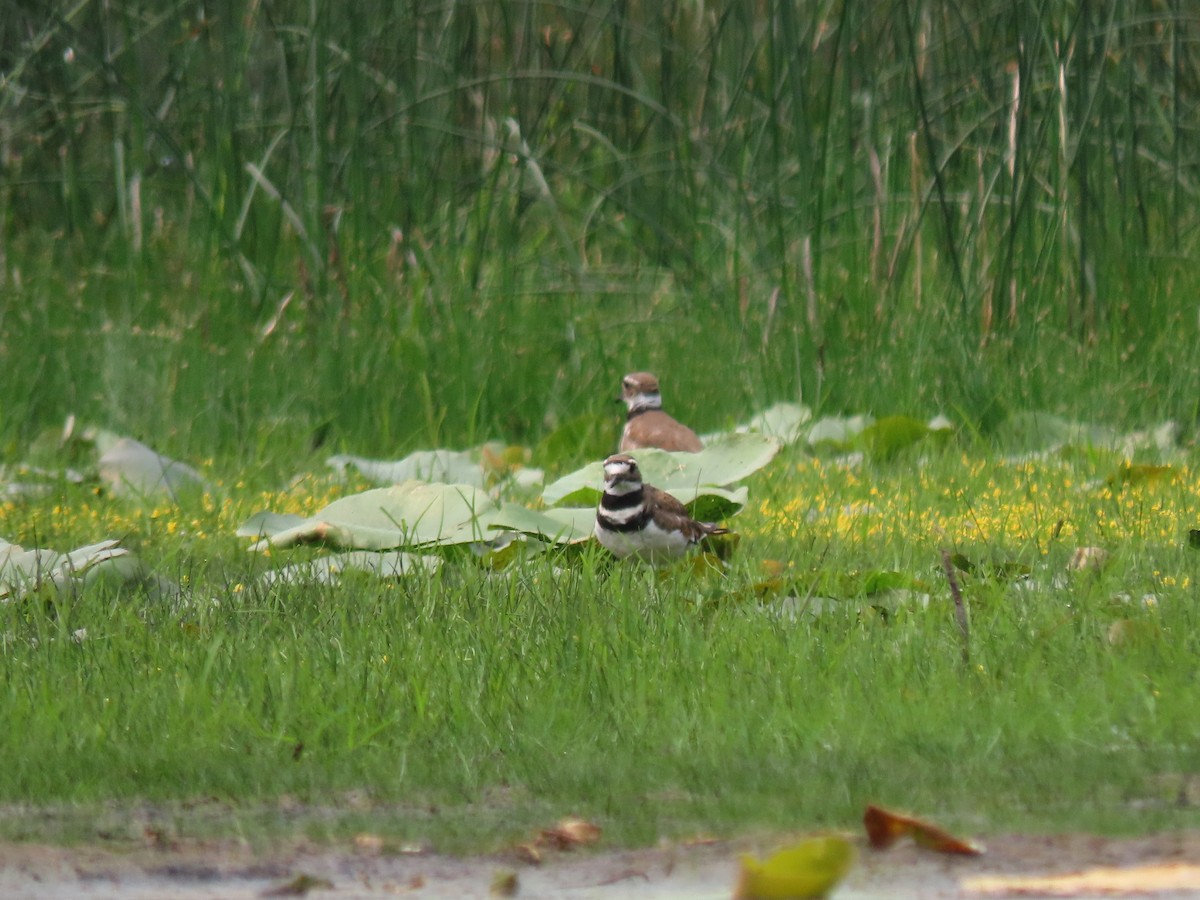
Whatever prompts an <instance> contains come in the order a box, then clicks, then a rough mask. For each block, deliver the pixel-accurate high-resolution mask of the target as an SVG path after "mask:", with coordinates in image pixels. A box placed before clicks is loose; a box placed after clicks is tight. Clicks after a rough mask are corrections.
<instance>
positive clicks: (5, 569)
mask: <svg viewBox="0 0 1200 900" xmlns="http://www.w3.org/2000/svg"><path fill="white" fill-rule="evenodd" d="M135 583H136V584H141V583H145V584H147V585H148V586H150V587H151V588H153V589H154V590H155V591H156V592H157V593H164V594H165V593H173V592H175V591H176V590H177V589H174V588H173V587H172V586H171V585H170V584H169V583H168V582H166V581H162V580H159V579H156V578H155V577H154V576H153V575H152V574H151V573H150V571H149V569H147V568H146V566H145V565H144V564H143V563H142V562H141V561H140V560H139V559H138V558H137V557H136V556H134V555H133V554H131V553H130V552H129V551H128V550H127V549H125V548H124V547H120V546H118V542H117V541H115V540H108V541H100V542H99V543H96V544H89V545H88V546H86V547H80V548H78V549H77V550H71V551H70V552H68V553H60V552H58V551H56V550H45V549H34V550H25V549H24V548H22V547H18V546H17V545H16V544H10V543H8V542H6V541H2V540H0V601H2V600H5V599H16V598H20V597H23V596H24V595H26V594H28V593H30V592H33V591H37V590H39V589H41V588H43V587H51V588H53V589H55V590H65V589H67V588H70V587H83V586H90V585H97V584H107V585H110V586H113V587H123V586H125V585H130V584H135Z"/></svg>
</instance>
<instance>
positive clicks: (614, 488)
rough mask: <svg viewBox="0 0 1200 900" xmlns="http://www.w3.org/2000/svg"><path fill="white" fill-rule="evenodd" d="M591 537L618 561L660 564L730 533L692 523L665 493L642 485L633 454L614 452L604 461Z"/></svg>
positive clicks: (676, 501)
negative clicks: (633, 559) (630, 559)
mask: <svg viewBox="0 0 1200 900" xmlns="http://www.w3.org/2000/svg"><path fill="white" fill-rule="evenodd" d="M594 533H595V535H596V540H598V541H599V542H600V543H601V544H602V545H603V546H604V547H606V548H607V549H608V550H609V551H610V552H611V553H612V554H613V556H616V557H617V558H618V559H620V558H624V557H626V556H635V557H638V558H639V559H645V560H648V561H650V562H660V561H663V560H666V559H670V558H672V557H676V556H682V555H683V554H684V552H686V551H687V549H688V547H690V546H691V545H692V544H695V543H697V542H699V541H701V540H703V539H704V538H706V537H708V536H709V535H710V534H728V533H729V529H727V528H721V527H719V526H717V525H713V524H711V523H709V522H697V521H696V520H695V519H693V518H692V517H691V516H689V515H688V513H687V510H686V509H685V508H684V506H683V504H682V503H680V502H679V501H678V500H676V499H675V498H674V497H672V496H671V495H670V494H668V493H667V492H666V491H661V490H659V489H658V488H656V487H654V486H652V485H649V484H643V483H642V473H641V472H640V471H639V470H638V465H637V462H635V461H634V459H633V457H632V456H626V455H625V454H624V453H618V454H616V455H615V456H610V457H609V458H608V459H606V460H605V461H604V496H603V497H601V498H600V506H599V507H598V508H597V509H596V527H595V529H594Z"/></svg>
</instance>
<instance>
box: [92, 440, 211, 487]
mask: <svg viewBox="0 0 1200 900" xmlns="http://www.w3.org/2000/svg"><path fill="white" fill-rule="evenodd" d="M96 467H97V469H98V471H99V473H100V478H101V480H102V481H104V482H106V483H107V484H108V486H109V487H110V488H111V489H112V492H113V493H114V494H116V495H118V496H134V497H152V496H155V495H158V494H170V495H171V496H174V495H176V494H178V493H179V491H181V490H185V489H188V488H197V489H205V488H207V487H208V485H207V483H206V482H205V480H204V478H203V477H202V476H201V475H200V473H199V472H197V471H196V470H195V469H193V468H192V467H191V466H189V465H187V464H186V463H181V462H178V461H177V460H173V459H170V458H168V457H166V456H162V455H161V454H158V453H155V452H154V451H153V450H151V449H150V448H149V447H147V446H146V445H145V444H143V443H141V442H140V441H135V440H134V439H133V438H118V439H117V440H116V441H115V442H114V443H113V444H112V445H111V446H110V447H109V448H108V449H107V450H106V451H105V452H104V454H103V455H102V456H101V457H100V459H99V460H98V461H97V463H96Z"/></svg>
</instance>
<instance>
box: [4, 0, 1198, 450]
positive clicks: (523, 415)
mask: <svg viewBox="0 0 1200 900" xmlns="http://www.w3.org/2000/svg"><path fill="white" fill-rule="evenodd" d="M1198 35H1200V17H1197V14H1196V12H1195V10H1193V9H1192V8H1191V7H1190V6H1188V5H1187V4H1184V3H1182V2H1180V0H1161V2H1134V0H1111V2H1095V0H1079V2H1066V0H1062V2H1042V3H1031V2H1017V3H1012V2H1008V0H1004V2H998V0H997V2H986V0H985V2H970V3H966V4H964V3H961V2H953V3H951V2H937V0H896V2H886V3H876V2H871V0H819V2H753V3H746V2H742V0H718V2H707V3H706V2H699V0H664V2H656V3H646V2H640V0H583V2H578V3H560V2H519V0H496V2H456V0H442V2H438V3H429V2H422V0H409V2H379V0H374V2H372V0H363V2H355V3H318V2H315V0H311V2H308V3H304V2H295V0H279V2H270V3H259V2H235V0H216V2H200V3H197V2H187V3H183V2H167V0H158V2H127V0H113V2H107V3H101V2H96V0H71V2H58V0H54V2H49V3H28V2H19V0H0V75H2V80H0V252H2V263H3V264H2V266H0V279H2V283H3V292H2V293H0V358H2V359H3V364H2V365H3V372H4V387H5V390H4V391H3V397H2V398H0V440H3V441H4V446H6V447H8V448H10V449H11V448H13V447H15V446H17V445H18V444H20V443H23V442H25V441H27V440H28V439H29V438H30V437H31V436H32V435H33V434H34V433H35V432H36V431H38V430H39V429H41V428H43V427H45V426H47V425H57V424H59V423H60V422H61V421H62V418H63V417H64V416H65V415H66V414H68V413H71V412H74V413H77V414H79V415H80V417H81V418H83V419H85V420H87V421H92V422H97V423H99V424H103V425H106V426H108V427H112V428H117V429H125V430H128V431H131V432H133V433H136V434H139V435H141V436H144V437H145V436H151V437H153V440H154V442H155V443H156V444H158V445H160V446H163V448H164V449H167V450H170V451H173V452H176V453H189V454H192V455H193V456H195V455H204V456H207V455H211V454H218V455H219V454H225V453H233V454H235V455H240V456H245V455H246V454H247V453H255V452H256V451H257V450H258V449H260V448H261V447H262V445H263V444H264V442H266V441H268V440H270V441H280V440H282V441H284V442H285V443H286V445H287V446H297V447H305V446H309V445H310V444H311V443H313V442H319V441H320V440H322V439H324V440H326V441H328V440H329V439H330V438H332V439H333V441H334V442H340V443H342V444H348V445H353V446H354V447H355V448H357V449H359V450H362V451H377V452H390V451H399V450H402V449H404V448H406V447H407V448H411V447H414V446H419V445H429V444H430V443H431V442H442V443H446V444H464V443H468V442H472V441H477V440H480V439H483V438H487V437H503V438H506V439H509V440H513V441H534V440H537V439H538V438H539V437H541V436H543V435H545V434H547V433H550V432H551V431H553V430H554V429H560V431H561V430H562V429H564V428H565V429H566V431H565V432H564V433H567V434H569V435H572V436H573V438H572V439H576V438H577V439H578V442H579V445H580V446H581V447H582V446H585V445H589V442H590V443H591V444H599V445H600V446H601V447H603V446H606V445H607V444H611V440H612V436H613V435H612V433H609V432H611V431H613V428H615V426H611V423H612V421H613V419H614V413H613V411H612V409H611V407H610V406H609V401H610V400H611V397H612V396H614V391H615V385H616V380H617V378H618V377H619V375H620V374H622V373H623V372H624V371H627V370H629V369H632V368H643V367H645V368H654V369H657V370H658V371H659V372H660V374H661V375H662V377H663V380H664V384H665V386H666V391H667V394H668V402H669V403H670V405H671V406H672V407H673V408H674V409H675V410H676V411H677V412H678V413H679V414H680V415H681V416H683V417H686V418H687V419H688V420H689V421H691V422H692V423H693V424H695V425H696V426H697V427H698V428H700V429H701V430H704V429H709V428H717V427H721V426H724V425H728V424H730V423H732V422H734V421H737V420H738V419H739V418H744V417H745V412H746V410H747V408H748V407H753V406H757V405H761V404H763V403H766V402H768V401H771V400H778V399H785V398H786V399H797V398H799V399H802V400H804V401H805V402H807V403H810V404H812V405H814V406H817V407H824V408H828V409H833V410H847V411H860V410H869V411H873V412H876V413H882V414H887V413H895V412H910V413H913V414H917V415H927V414H932V413H935V412H948V413H950V414H952V415H953V416H955V417H956V418H958V419H959V420H960V421H963V422H965V423H967V424H968V425H969V426H970V427H972V428H975V429H978V430H979V431H980V432H982V433H985V434H986V433H987V431H988V429H989V428H990V427H991V426H992V425H994V424H995V423H996V422H997V421H999V419H1001V418H1002V417H1003V416H1004V415H1005V414H1006V413H1007V412H1009V411H1011V410H1013V409H1017V408H1031V407H1046V408H1054V409H1063V410H1070V411H1072V412H1074V413H1076V414H1079V415H1085V416H1095V417H1100V418H1106V419H1110V420H1112V419H1129V420H1135V421H1140V420H1142V419H1148V418H1151V417H1160V416H1164V415H1170V416H1175V417H1179V418H1181V419H1183V420H1184V421H1186V422H1190V421H1191V420H1192V419H1194V417H1195V414H1196V398H1197V397H1198V396H1200V390H1198V389H1200V380H1198V375H1197V371H1198V367H1197V366H1196V351H1197V338H1198V337H1200V334H1198V325H1197V308H1196V303H1195V297H1196V288H1197V286H1198V282H1200V279H1198V278H1197V276H1196V275H1195V271H1196V256H1197V229H1196V225H1197V208H1198V205H1197V202H1196V201H1197V162H1198V160H1200V135H1198V132H1197V123H1200V113H1198V110H1197V102H1198V100H1200V66H1198V62H1200V58H1198V54H1197V51H1196V47H1197V37H1198ZM580 416H583V418H582V419H580V418H579V417H580ZM603 417H607V421H608V422H609V423H610V426H611V427H609V430H608V431H604V432H603V434H602V435H601V434H600V433H599V432H600V431H602V429H601V428H600V426H598V425H596V424H595V422H596V421H601V422H603V421H605V419H604V418H603ZM589 423H590V424H589ZM614 433H615V432H614Z"/></svg>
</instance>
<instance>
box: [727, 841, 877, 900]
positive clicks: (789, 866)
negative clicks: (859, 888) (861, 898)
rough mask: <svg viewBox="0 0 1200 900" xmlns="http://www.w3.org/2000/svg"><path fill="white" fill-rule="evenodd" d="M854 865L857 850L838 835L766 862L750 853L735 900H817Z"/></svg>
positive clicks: (790, 849)
mask: <svg viewBox="0 0 1200 900" xmlns="http://www.w3.org/2000/svg"><path fill="white" fill-rule="evenodd" d="M853 862H854V846H853V845H852V844H851V843H850V842H849V841H848V840H846V839H845V838H844V837H840V836H838V835H824V836H822V837H815V838H810V839H809V840H806V841H804V842H802V843H799V844H797V845H796V846H794V847H788V848H787V849H785V850H780V851H779V852H778V853H776V854H775V855H773V856H771V857H770V858H768V859H767V860H766V861H765V862H760V861H759V860H758V859H757V858H756V857H754V856H753V855H751V854H748V853H747V854H745V855H743V856H742V871H741V875H740V877H739V879H738V884H737V887H736V888H735V889H734V893H733V900H817V898H820V897H825V896H827V895H828V894H829V892H830V891H831V890H833V889H834V887H835V886H836V885H837V883H838V882H839V881H841V880H842V879H843V878H844V877H845V876H846V873H847V872H848V871H850V866H851V864H852V863H853Z"/></svg>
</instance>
